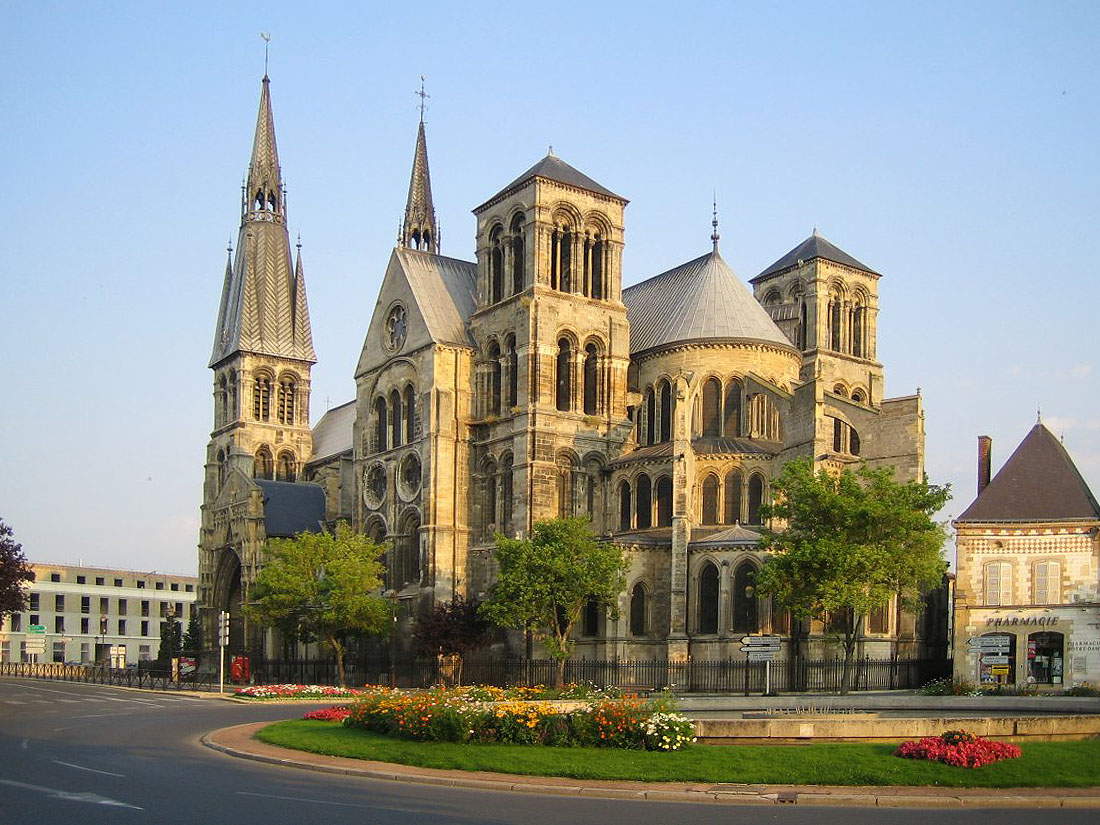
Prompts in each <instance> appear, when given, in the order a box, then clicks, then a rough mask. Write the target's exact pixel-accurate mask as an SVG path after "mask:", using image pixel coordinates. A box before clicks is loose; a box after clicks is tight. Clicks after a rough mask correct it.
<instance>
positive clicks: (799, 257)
mask: <svg viewBox="0 0 1100 825" xmlns="http://www.w3.org/2000/svg"><path fill="white" fill-rule="evenodd" d="M814 258H824V259H825V260H827V261H832V262H833V263H838V264H844V266H850V267H852V268H853V269H861V270H863V271H864V272H870V273H871V274H872V275H878V273H877V272H875V270H873V269H871V267H869V266H867V265H866V264H863V263H860V262H859V261H857V260H856V259H855V258H853V257H852V256H851V255H849V254H848V253H847V252H845V251H844V250H843V249H840V248H839V247H836V246H834V245H833V244H832V243H830V242H829V241H827V240H825V239H824V238H823V237H821V236H820V235H818V234H817V230H816V229H815V230H814V234H812V235H810V237H808V238H807V239H806V240H804V241H803V242H802V243H800V244H799V245H798V246H796V247H795V248H794V249H792V250H791V251H790V252H788V253H787V254H786V255H784V256H783V257H782V258H780V259H779V260H778V261H776V262H775V263H774V264H772V265H771V266H769V267H768V268H767V269H765V270H764V271H763V272H761V273H760V274H759V275H757V276H756V277H755V278H753V279H752V280H751V281H750V283H754V284H755V283H756V282H757V281H759V280H762V279H763V278H766V277H767V276H769V275H771V274H773V273H775V272H781V271H783V270H784V269H788V268H790V267H792V266H794V265H795V264H797V263H798V262H799V261H812V260H813V259H814Z"/></svg>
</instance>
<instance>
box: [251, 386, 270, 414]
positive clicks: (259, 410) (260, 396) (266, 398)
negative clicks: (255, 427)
mask: <svg viewBox="0 0 1100 825" xmlns="http://www.w3.org/2000/svg"><path fill="white" fill-rule="evenodd" d="M252 417H253V418H255V419H256V420H257V421H267V420H268V419H269V418H270V417H271V378H270V377H268V376H266V375H257V376H256V380H255V381H254V382H253V384H252Z"/></svg>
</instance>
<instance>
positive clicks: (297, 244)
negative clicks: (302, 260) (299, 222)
mask: <svg viewBox="0 0 1100 825" xmlns="http://www.w3.org/2000/svg"><path fill="white" fill-rule="evenodd" d="M294 245H295V246H296V247H298V251H299V252H301V251H302V233H301V232H299V233H298V243H296V244H294Z"/></svg>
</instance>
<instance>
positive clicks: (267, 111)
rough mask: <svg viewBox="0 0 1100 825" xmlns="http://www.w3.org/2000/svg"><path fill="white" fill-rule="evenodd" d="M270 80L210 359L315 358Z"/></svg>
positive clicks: (312, 360)
mask: <svg viewBox="0 0 1100 825" xmlns="http://www.w3.org/2000/svg"><path fill="white" fill-rule="evenodd" d="M270 86H271V81H270V80H269V78H268V77H267V75H264V78H263V83H262V86H261V90H260V110H259V113H258V114H257V116H256V134H255V138H254V140H253V142H252V157H251V160H250V162H249V165H248V177H247V179H246V183H245V189H244V193H243V197H242V202H241V228H240V234H239V235H238V238H237V249H236V255H235V257H232V256H231V257H232V261H231V264H230V265H229V266H227V268H226V273H225V283H224V286H223V288H222V300H221V306H220V308H219V311H218V324H217V327H216V328H215V332H214V348H213V352H212V353H211V356H210V366H211V367H213V366H215V365H216V364H217V363H219V362H220V361H223V360H224V359H226V358H228V357H229V356H231V355H234V354H236V353H238V352H250V353H259V354H265V355H273V356H277V357H283V358H290V359H294V360H299V361H308V362H310V363H315V362H316V360H317V355H316V353H315V352H314V350H313V334H312V331H311V329H310V324H309V307H308V305H307V302H306V287H305V275H304V272H303V270H302V259H301V250H300V249H299V255H298V261H297V264H296V265H295V264H294V263H293V262H292V261H291V252H290V236H289V234H288V233H287V226H286V198H285V196H284V193H283V182H282V172H281V170H280V168H279V153H278V149H277V147H276V145H275V119H274V117H273V116H272V113H271V90H270Z"/></svg>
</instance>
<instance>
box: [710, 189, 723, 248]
mask: <svg viewBox="0 0 1100 825" xmlns="http://www.w3.org/2000/svg"><path fill="white" fill-rule="evenodd" d="M713 206H714V211H713V213H712V217H711V221H710V225H711V227H712V228H713V230H714V231H713V232H711V233H710V239H711V241H712V242H713V243H714V251H715V252H717V251H718V239H719V238H721V237H722V236H721V235H719V234H718V192H717V191H715V193H714V204H713Z"/></svg>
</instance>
